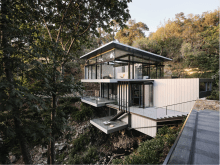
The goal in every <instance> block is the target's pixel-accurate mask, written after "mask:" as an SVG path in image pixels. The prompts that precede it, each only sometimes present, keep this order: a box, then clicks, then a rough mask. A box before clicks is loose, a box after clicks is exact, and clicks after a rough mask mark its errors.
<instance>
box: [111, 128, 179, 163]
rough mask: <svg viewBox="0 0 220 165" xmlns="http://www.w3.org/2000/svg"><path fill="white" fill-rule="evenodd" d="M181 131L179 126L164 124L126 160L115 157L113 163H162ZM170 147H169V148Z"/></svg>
mask: <svg viewBox="0 0 220 165" xmlns="http://www.w3.org/2000/svg"><path fill="white" fill-rule="evenodd" d="M179 131H180V128H177V127H167V126H164V127H162V128H160V129H159V130H158V133H157V135H156V137H155V138H154V139H151V140H148V141H145V142H143V143H141V144H140V146H139V148H138V149H137V151H136V152H134V153H133V154H132V155H129V156H126V157H125V159H124V160H122V159H115V160H113V161H112V163H113V164H148V163H149V164H161V163H163V161H164V158H165V157H166V155H167V154H168V152H169V149H170V148H171V146H172V145H173V143H174V142H175V140H176V137H177V135H178V133H179ZM167 148H168V149H167Z"/></svg>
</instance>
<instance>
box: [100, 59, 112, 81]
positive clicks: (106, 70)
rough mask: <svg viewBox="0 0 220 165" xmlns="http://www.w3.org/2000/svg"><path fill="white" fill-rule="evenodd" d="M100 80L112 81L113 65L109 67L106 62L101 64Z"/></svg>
mask: <svg viewBox="0 0 220 165" xmlns="http://www.w3.org/2000/svg"><path fill="white" fill-rule="evenodd" d="M102 78H103V79H113V78H114V68H113V65H111V64H109V63H107V62H105V63H103V64H102Z"/></svg>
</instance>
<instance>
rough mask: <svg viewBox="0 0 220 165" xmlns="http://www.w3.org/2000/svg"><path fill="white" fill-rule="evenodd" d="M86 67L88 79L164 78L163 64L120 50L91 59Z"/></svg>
mask: <svg viewBox="0 0 220 165" xmlns="http://www.w3.org/2000/svg"><path fill="white" fill-rule="evenodd" d="M86 65H87V66H85V78H86V79H96V78H97V79H149V78H152V79H154V78H161V77H163V70H162V69H163V67H162V63H156V62H155V61H152V60H150V58H148V57H147V56H146V57H145V56H143V55H139V54H133V53H132V52H128V51H122V50H118V49H114V50H111V51H108V52H106V53H104V54H101V55H97V56H96V57H94V58H92V59H89V60H88V61H87V63H86ZM129 66H130V68H129ZM156 66H157V67H156Z"/></svg>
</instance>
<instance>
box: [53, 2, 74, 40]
mask: <svg viewBox="0 0 220 165" xmlns="http://www.w3.org/2000/svg"><path fill="white" fill-rule="evenodd" d="M71 3H72V0H71V1H70V3H69V5H68V7H67V8H66V11H65V13H64V14H63V17H62V21H61V25H60V28H59V31H58V34H57V40H56V43H57V42H58V41H59V38H60V33H61V31H62V29H63V20H64V18H65V17H66V13H67V11H68V8H69V7H70V5H71Z"/></svg>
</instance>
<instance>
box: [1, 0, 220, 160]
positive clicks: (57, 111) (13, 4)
mask: <svg viewBox="0 0 220 165" xmlns="http://www.w3.org/2000/svg"><path fill="white" fill-rule="evenodd" d="M129 2H131V0H121V1H117V0H106V1H99V0H93V1H90V0H57V1H51V0H41V1H35V0H33V1H26V0H24V1H19V0H18V1H12V0H2V1H1V19H2V21H1V32H0V33H1V34H0V35H1V37H0V40H1V43H0V44H1V49H0V63H1V67H0V148H1V150H0V163H1V164H6V163H12V162H11V161H10V155H11V154H13V155H15V156H16V159H17V160H18V159H19V158H22V161H21V162H20V164H21V163H25V164H32V163H36V162H34V161H33V159H34V158H33V155H32V150H33V148H35V147H36V146H41V147H42V148H44V147H46V148H47V151H46V153H45V157H46V159H47V161H46V163H48V164H55V163H59V158H60V159H61V156H62V154H60V153H59V152H57V151H56V149H55V146H56V145H55V144H56V141H57V140H58V139H59V138H61V137H62V138H65V139H66V141H67V142H68V143H71V144H73V148H72V149H71V151H70V153H66V154H67V155H71V154H72V162H71V159H70V161H69V160H68V161H69V163H74V161H75V160H80V158H79V157H77V155H75V154H74V153H75V152H79V151H78V150H80V147H81V146H80V145H81V143H84V142H85V143H86V144H87V143H88V144H89V141H88V139H87V138H88V137H86V138H84V135H82V136H80V138H82V139H83V138H84V140H82V141H83V142H80V138H79V139H78V142H79V143H78V146H77V142H76V141H77V140H76V141H75V143H74V142H72V141H71V137H72V136H73V134H74V131H73V132H72V131H71V128H70V127H71V126H75V125H77V124H78V123H82V122H85V121H88V120H89V118H91V117H92V116H93V115H95V112H94V110H93V109H92V108H91V107H86V106H85V105H81V106H80V105H77V104H75V103H79V104H81V103H80V101H79V98H69V97H67V98H66V99H65V97H64V96H65V95H68V94H71V93H82V92H83V90H84V88H85V87H84V86H83V84H82V83H81V82H80V78H81V74H82V69H81V66H82V64H83V61H80V60H79V56H80V55H83V54H84V53H87V52H89V51H91V50H93V49H94V48H97V47H98V46H101V45H102V44H105V43H107V42H110V41H112V40H114V39H117V40H118V41H119V42H121V43H125V44H128V45H132V46H134V47H137V48H140V49H144V50H147V51H150V52H153V53H156V54H160V55H162V56H166V57H169V58H172V59H173V61H172V62H173V63H174V64H170V63H169V64H166V65H167V66H168V67H170V70H172V74H176V75H178V76H179V77H207V78H214V79H215V83H214V84H213V93H212V95H211V96H210V99H218V97H219V91H218V86H219V84H218V81H219V39H218V37H219V15H218V13H219V11H218V10H215V11H211V12H205V13H203V14H202V15H192V14H191V15H188V16H185V15H184V13H178V14H176V17H175V18H174V20H172V21H171V20H168V21H167V22H165V23H164V25H162V26H161V27H159V28H158V30H157V31H156V32H155V33H152V34H150V36H149V37H145V35H144V31H145V30H148V26H147V25H146V24H147V23H146V24H145V23H142V22H138V23H136V22H135V21H134V20H129V19H130V15H129V10H128V3H129ZM186 68H194V69H195V68H196V71H197V72H195V73H193V74H191V75H189V74H182V72H181V70H184V69H186ZM73 105H74V106H73ZM69 119H70V120H69ZM69 123H72V125H70V124H69ZM164 134H166V133H164ZM91 136H92V135H91ZM91 138H94V137H91ZM74 147H75V148H74ZM77 147H78V148H77ZM59 154H60V155H61V156H60V155H59ZM87 154H88V155H90V156H88V158H90V157H91V159H88V160H86V161H85V162H83V163H89V162H90V161H92V159H94V155H93V148H90V149H89V150H88V152H87ZM70 157H71V156H70ZM74 157H76V158H75V159H74ZM85 158H86V157H85ZM63 159H64V158H63ZM73 159H74V161H73ZM42 163H45V162H42ZM81 163H82V162H81Z"/></svg>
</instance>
